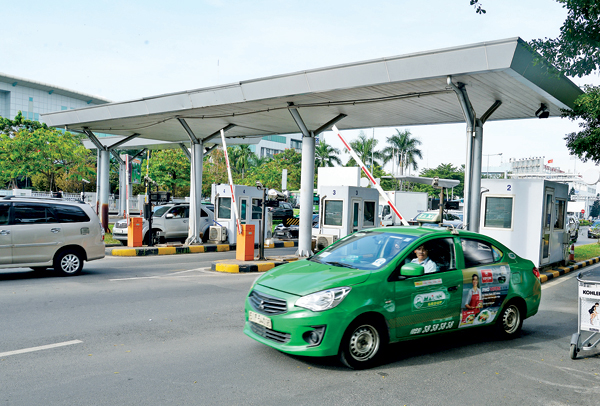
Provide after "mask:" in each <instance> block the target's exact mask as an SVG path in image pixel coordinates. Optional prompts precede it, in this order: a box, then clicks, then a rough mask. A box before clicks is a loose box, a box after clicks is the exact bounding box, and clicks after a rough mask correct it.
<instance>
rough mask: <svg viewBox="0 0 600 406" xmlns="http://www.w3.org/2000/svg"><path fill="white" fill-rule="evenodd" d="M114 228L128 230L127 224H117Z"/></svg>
mask: <svg viewBox="0 0 600 406" xmlns="http://www.w3.org/2000/svg"><path fill="white" fill-rule="evenodd" d="M113 228H127V223H125V222H122V223H115V226H114V227H113Z"/></svg>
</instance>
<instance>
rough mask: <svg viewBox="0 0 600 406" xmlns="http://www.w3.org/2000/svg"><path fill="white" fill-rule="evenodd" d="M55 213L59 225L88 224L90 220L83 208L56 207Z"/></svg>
mask: <svg viewBox="0 0 600 406" xmlns="http://www.w3.org/2000/svg"><path fill="white" fill-rule="evenodd" d="M53 208H54V212H55V213H56V216H57V217H58V222H59V223H86V222H88V221H90V218H89V217H88V215H87V214H85V211H83V209H82V208H81V207H77V206H63V205H54V207H53Z"/></svg>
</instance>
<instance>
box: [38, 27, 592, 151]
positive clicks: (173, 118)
mask: <svg viewBox="0 0 600 406" xmlns="http://www.w3.org/2000/svg"><path fill="white" fill-rule="evenodd" d="M536 58H541V57H539V55H538V54H536V53H534V52H533V51H532V50H531V49H530V48H529V47H528V46H527V44H526V43H525V42H524V41H523V40H521V39H520V38H510V39H504V40H498V41H491V42H482V43H477V44H472V45H465V46H459V47H454V48H446V49H439V50H434V51H427V52H420V53H414V54H409V55H402V56H395V57H388V58H380V59H374V60H368V61H361V62H354V63H348V64H344V65H337V66H330V67H325V68H319V69H312V70H306V71H301V72H295V73H288V74H282V75H277V76H271V77H266V78H260V79H253V80H247V81H242V82H237V83H232V84H228V85H222V86H215V87H210V88H203V89H196V90H189V91H184V92H179V93H171V94H165V95H159V96H152V97H146V98H142V99H138V100H132V101H125V102H119V103H109V104H104V105H99V106H93V107H88V108H83V109H76V110H68V111H62V112H56V113H49V114H44V115H42V117H43V119H44V121H45V122H46V123H47V124H48V125H50V126H54V127H67V128H68V129H70V130H74V131H81V130H83V129H84V128H87V129H89V130H91V131H93V132H101V133H108V134H115V135H122V136H130V135H132V134H140V136H141V137H143V138H148V139H153V140H161V141H169V142H186V141H189V136H188V134H187V133H186V129H184V127H183V126H182V125H181V124H180V122H179V121H178V119H184V120H185V121H186V122H187V124H188V125H189V127H190V129H191V130H192V131H193V133H194V134H195V135H196V136H197V137H198V138H200V139H201V140H202V141H204V142H209V141H211V142H212V140H215V141H216V138H218V136H217V135H215V133H216V132H218V131H219V130H220V129H222V128H224V127H226V126H227V125H231V124H233V125H235V127H233V128H231V129H230V130H229V131H227V133H226V135H227V137H252V136H264V135H268V134H290V133H298V132H299V131H298V127H297V125H296V123H295V121H294V120H293V119H292V117H291V115H290V113H289V108H290V106H291V104H292V103H293V105H294V107H296V108H297V109H298V110H299V111H300V113H301V115H302V119H303V120H304V122H305V124H306V126H307V127H308V129H309V130H314V129H317V128H319V127H320V126H322V125H323V124H324V123H327V122H329V121H330V120H332V118H334V117H336V116H338V115H340V114H345V115H347V117H345V118H344V119H343V120H342V121H340V122H339V123H338V124H337V126H338V128H340V129H342V130H344V129H356V128H365V127H389V126H407V125H422V124H441V123H464V122H465V119H464V116H463V113H462V110H461V107H460V104H459V102H458V100H457V97H456V94H455V93H454V91H453V90H452V89H451V88H449V87H448V84H447V77H448V76H449V75H450V76H451V77H452V81H453V82H454V83H455V84H457V83H464V84H465V86H466V87H465V88H466V91H467V93H468V96H469V99H470V100H471V104H472V105H473V107H474V109H475V111H476V112H477V113H478V114H483V112H485V111H486V110H487V109H488V108H489V107H490V106H492V104H494V102H495V101H497V100H499V101H501V102H502V105H501V107H500V108H499V109H498V110H497V111H496V112H495V113H494V114H493V115H492V117H491V120H509V119H521V118H535V112H536V111H537V110H538V109H539V108H540V105H541V103H543V104H545V105H546V106H547V107H548V110H549V113H550V116H559V115H560V109H561V108H570V107H571V106H572V104H573V101H574V100H575V98H576V97H577V96H578V95H580V94H582V93H583V92H582V91H581V89H579V88H578V87H577V86H576V85H575V84H574V83H573V82H571V81H570V80H569V79H567V78H566V77H564V76H559V75H554V74H548V68H549V65H548V64H547V63H545V62H544V61H543V60H540V61H538V62H537V63H536ZM210 135H212V138H211V139H208V137H211V136H210Z"/></svg>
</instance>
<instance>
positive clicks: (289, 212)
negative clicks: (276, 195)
mask: <svg viewBox="0 0 600 406" xmlns="http://www.w3.org/2000/svg"><path fill="white" fill-rule="evenodd" d="M276 204H277V206H275V207H268V209H269V211H270V212H271V213H273V219H274V220H275V219H284V218H286V217H294V208H293V207H292V205H291V204H290V203H288V202H280V201H278V202H276Z"/></svg>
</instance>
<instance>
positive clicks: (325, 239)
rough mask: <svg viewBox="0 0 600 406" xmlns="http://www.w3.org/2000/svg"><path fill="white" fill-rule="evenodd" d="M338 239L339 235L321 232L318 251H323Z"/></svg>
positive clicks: (318, 238)
mask: <svg viewBox="0 0 600 406" xmlns="http://www.w3.org/2000/svg"><path fill="white" fill-rule="evenodd" d="M337 239H338V236H337V235H334V234H319V235H317V248H316V249H317V251H321V250H322V249H323V248H325V247H328V246H330V245H331V244H333V243H334V242H336V241H337Z"/></svg>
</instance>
